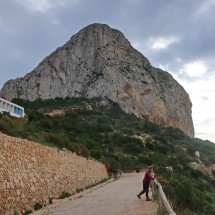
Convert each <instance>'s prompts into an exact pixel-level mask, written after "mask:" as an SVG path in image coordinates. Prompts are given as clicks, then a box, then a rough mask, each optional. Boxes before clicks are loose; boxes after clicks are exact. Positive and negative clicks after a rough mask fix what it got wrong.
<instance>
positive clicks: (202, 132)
mask: <svg viewBox="0 0 215 215" xmlns="http://www.w3.org/2000/svg"><path fill="white" fill-rule="evenodd" d="M171 74H172V73H171ZM172 75H173V77H174V78H175V79H176V80H177V81H178V82H179V83H180V84H181V85H182V86H183V87H184V88H185V90H186V91H187V92H188V94H189V96H190V99H191V101H192V104H193V107H192V117H193V122H194V125H195V133H196V137H199V138H201V139H208V140H211V141H212V142H215V114H214V110H215V102H214V96H215V84H214V83H215V75H207V76H206V77H204V79H192V81H190V80H187V79H185V78H180V77H179V76H177V75H176V74H172Z"/></svg>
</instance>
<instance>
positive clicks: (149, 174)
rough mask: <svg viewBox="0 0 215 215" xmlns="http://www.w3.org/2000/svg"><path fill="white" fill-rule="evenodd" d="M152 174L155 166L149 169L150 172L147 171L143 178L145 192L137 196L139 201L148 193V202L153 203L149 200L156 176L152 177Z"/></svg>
mask: <svg viewBox="0 0 215 215" xmlns="http://www.w3.org/2000/svg"><path fill="white" fill-rule="evenodd" d="M152 172H153V166H150V167H148V170H147V171H146V173H145V175H144V178H143V190H142V191H141V192H140V193H139V194H138V195H137V197H138V198H139V199H140V197H141V195H142V194H144V193H146V201H151V199H150V198H149V185H150V182H151V180H154V175H153V176H152Z"/></svg>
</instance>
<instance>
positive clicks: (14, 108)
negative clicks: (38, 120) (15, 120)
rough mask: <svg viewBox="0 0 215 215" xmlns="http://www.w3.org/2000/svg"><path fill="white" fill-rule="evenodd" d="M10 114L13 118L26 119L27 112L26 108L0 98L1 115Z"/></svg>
mask: <svg viewBox="0 0 215 215" xmlns="http://www.w3.org/2000/svg"><path fill="white" fill-rule="evenodd" d="M3 112H9V113H10V115H11V116H15V117H24V116H25V112H24V108H23V107H21V106H19V105H16V104H14V103H12V102H9V101H7V100H5V99H3V98H0V113H3Z"/></svg>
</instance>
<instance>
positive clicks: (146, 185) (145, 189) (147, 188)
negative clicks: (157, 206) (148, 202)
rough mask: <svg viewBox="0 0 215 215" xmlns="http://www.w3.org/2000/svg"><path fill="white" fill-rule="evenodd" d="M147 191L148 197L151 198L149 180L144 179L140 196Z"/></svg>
mask: <svg viewBox="0 0 215 215" xmlns="http://www.w3.org/2000/svg"><path fill="white" fill-rule="evenodd" d="M144 193H146V199H148V198H149V182H146V181H143V190H142V191H141V192H140V193H139V196H141V195H142V194H144Z"/></svg>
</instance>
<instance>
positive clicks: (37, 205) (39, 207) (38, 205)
mask: <svg viewBox="0 0 215 215" xmlns="http://www.w3.org/2000/svg"><path fill="white" fill-rule="evenodd" d="M42 207H43V205H42V204H41V203H39V202H37V203H36V204H35V205H34V210H35V211H36V210H39V209H41V208H42Z"/></svg>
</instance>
